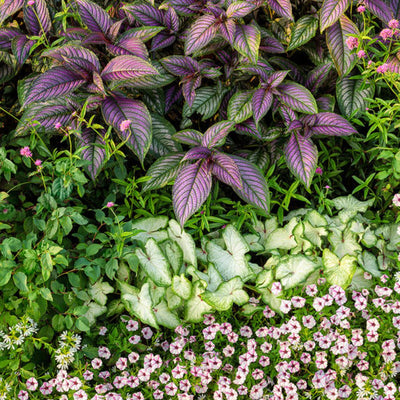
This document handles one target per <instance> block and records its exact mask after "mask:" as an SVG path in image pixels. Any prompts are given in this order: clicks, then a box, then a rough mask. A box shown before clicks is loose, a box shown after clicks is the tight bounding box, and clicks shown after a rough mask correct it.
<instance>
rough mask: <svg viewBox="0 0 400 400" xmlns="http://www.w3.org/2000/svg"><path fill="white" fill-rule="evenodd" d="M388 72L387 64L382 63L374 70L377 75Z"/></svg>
mask: <svg viewBox="0 0 400 400" xmlns="http://www.w3.org/2000/svg"><path fill="white" fill-rule="evenodd" d="M388 70H389V64H387V63H384V64H382V65H379V67H378V68H377V69H376V72H377V73H378V74H385V73H386V72H387V71H388Z"/></svg>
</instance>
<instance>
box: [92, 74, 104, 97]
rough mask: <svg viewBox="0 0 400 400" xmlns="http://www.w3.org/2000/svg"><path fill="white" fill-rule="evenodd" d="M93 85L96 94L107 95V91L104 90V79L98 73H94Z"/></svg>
mask: <svg viewBox="0 0 400 400" xmlns="http://www.w3.org/2000/svg"><path fill="white" fill-rule="evenodd" d="M93 85H94V86H95V87H96V89H97V90H96V92H98V93H101V94H106V89H105V88H104V83H103V79H101V76H100V75H99V74H98V72H96V71H93Z"/></svg>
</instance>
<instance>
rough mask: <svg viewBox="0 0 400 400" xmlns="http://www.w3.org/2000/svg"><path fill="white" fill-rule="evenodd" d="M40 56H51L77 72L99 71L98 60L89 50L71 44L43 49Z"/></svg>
mask: <svg viewBox="0 0 400 400" xmlns="http://www.w3.org/2000/svg"><path fill="white" fill-rule="evenodd" d="M42 57H51V58H53V59H55V60H57V61H59V62H60V63H61V65H62V66H64V67H66V68H68V69H71V70H72V71H75V72H77V73H81V72H87V73H89V74H90V73H91V72H93V71H97V72H100V69H101V66H100V61H99V59H98V58H97V56H96V54H94V53H93V52H92V51H91V50H89V49H87V48H85V47H82V46H79V45H73V44H67V45H64V46H61V47H56V48H54V49H50V50H47V51H44V52H43V53H42Z"/></svg>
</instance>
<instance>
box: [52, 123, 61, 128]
mask: <svg viewBox="0 0 400 400" xmlns="http://www.w3.org/2000/svg"><path fill="white" fill-rule="evenodd" d="M61 127H62V125H61V123H60V122H56V123H55V124H54V128H56V129H60V128H61Z"/></svg>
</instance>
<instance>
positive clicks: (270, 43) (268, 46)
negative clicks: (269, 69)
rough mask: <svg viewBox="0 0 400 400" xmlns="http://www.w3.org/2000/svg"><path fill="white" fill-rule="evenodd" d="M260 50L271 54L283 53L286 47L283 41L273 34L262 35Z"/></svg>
mask: <svg viewBox="0 0 400 400" xmlns="http://www.w3.org/2000/svg"><path fill="white" fill-rule="evenodd" d="M260 50H262V51H265V52H266V53H271V54H281V53H284V52H285V48H284V47H283V45H282V43H281V42H280V41H279V40H278V39H275V38H274V37H272V36H265V37H262V39H261V43H260Z"/></svg>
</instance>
